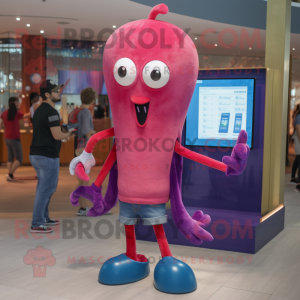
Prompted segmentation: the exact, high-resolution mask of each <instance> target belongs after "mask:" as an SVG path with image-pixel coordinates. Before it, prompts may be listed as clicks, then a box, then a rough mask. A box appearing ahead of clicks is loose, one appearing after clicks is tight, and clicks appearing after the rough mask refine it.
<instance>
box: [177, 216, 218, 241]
mask: <svg viewBox="0 0 300 300" xmlns="http://www.w3.org/2000/svg"><path fill="white" fill-rule="evenodd" d="M209 223H210V216H209V215H203V212H202V211H201V210H198V211H196V212H195V213H194V215H193V217H192V218H191V217H190V218H188V219H186V220H185V221H183V224H181V225H182V226H180V231H181V232H182V233H183V234H184V236H185V237H186V238H187V239H188V240H189V241H191V242H192V243H193V244H195V245H201V244H202V243H203V241H206V242H211V241H212V240H213V239H214V238H213V236H212V235H211V234H210V233H209V232H207V231H206V230H204V229H203V227H206V226H207V225H208V224H209Z"/></svg>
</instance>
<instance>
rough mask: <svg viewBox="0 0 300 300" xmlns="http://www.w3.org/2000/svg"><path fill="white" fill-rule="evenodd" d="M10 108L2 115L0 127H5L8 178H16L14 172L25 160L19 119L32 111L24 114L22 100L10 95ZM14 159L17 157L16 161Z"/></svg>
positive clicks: (27, 115) (10, 179) (9, 179)
mask: <svg viewBox="0 0 300 300" xmlns="http://www.w3.org/2000/svg"><path fill="white" fill-rule="evenodd" d="M8 106H9V108H8V110H6V111H4V112H3V113H2V114H1V117H0V129H2V128H3V125H4V127H5V133H4V139H5V144H6V147H7V152H8V159H7V168H8V174H6V180H7V181H12V180H15V177H14V173H15V171H16V170H17V168H18V167H19V166H20V165H21V163H22V161H23V152H22V145H21V140H20V137H21V136H20V124H19V120H20V119H23V118H27V117H29V116H30V113H27V114H23V113H21V112H20V111H19V109H20V102H19V98H17V97H10V98H9V100H8ZM14 159H16V160H15V161H14Z"/></svg>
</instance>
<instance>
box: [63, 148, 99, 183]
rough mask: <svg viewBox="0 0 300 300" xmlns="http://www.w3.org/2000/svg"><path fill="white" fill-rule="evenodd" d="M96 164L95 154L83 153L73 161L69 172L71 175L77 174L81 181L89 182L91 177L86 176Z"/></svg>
mask: <svg viewBox="0 0 300 300" xmlns="http://www.w3.org/2000/svg"><path fill="white" fill-rule="evenodd" d="M80 163H81V164H80ZM78 164H79V165H78ZM95 164H96V161H95V158H94V156H93V154H92V153H87V152H85V151H83V152H82V154H80V155H79V156H77V157H75V158H73V159H72V161H71V163H70V166H69V171H70V174H71V175H74V174H76V176H77V177H78V178H79V179H81V180H83V181H89V177H88V176H87V175H86V174H89V173H90V170H91V168H92V167H93V166H94V165H95Z"/></svg>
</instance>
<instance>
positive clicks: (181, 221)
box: [170, 152, 213, 245]
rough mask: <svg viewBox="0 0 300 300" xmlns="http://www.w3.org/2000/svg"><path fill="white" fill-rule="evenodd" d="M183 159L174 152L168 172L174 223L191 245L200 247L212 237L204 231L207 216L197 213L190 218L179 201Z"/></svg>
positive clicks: (180, 200)
mask: <svg viewBox="0 0 300 300" xmlns="http://www.w3.org/2000/svg"><path fill="white" fill-rule="evenodd" d="M182 165H183V158H182V157H181V156H180V155H178V154H177V153H175V152H174V155H173V158H172V165H171V172H170V199H171V209H172V215H173V219H174V222H175V224H176V226H177V227H178V229H179V230H180V231H181V233H182V234H183V235H184V236H185V237H186V238H187V239H188V240H190V241H191V242H192V243H193V244H196V245H200V244H202V243H203V241H212V240H213V237H212V235H211V234H210V233H209V232H207V231H206V230H204V229H203V228H202V227H206V226H207V225H208V224H209V222H210V217H209V216H208V215H203V212H202V211H197V212H195V214H194V215H193V217H191V216H190V215H189V214H188V213H187V211H186V209H185V207H184V205H183V203H182V199H181V178H182Z"/></svg>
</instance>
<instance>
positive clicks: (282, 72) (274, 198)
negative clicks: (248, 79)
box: [261, 0, 291, 215]
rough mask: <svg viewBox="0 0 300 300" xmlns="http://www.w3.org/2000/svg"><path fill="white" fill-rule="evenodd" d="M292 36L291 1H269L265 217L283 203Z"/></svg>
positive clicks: (264, 171) (263, 210)
mask: <svg viewBox="0 0 300 300" xmlns="http://www.w3.org/2000/svg"><path fill="white" fill-rule="evenodd" d="M290 36H291V0H268V4H267V30H266V60H265V64H266V68H267V70H268V73H267V85H266V106H265V131H264V165H263V191H262V207H261V214H262V215H265V214H266V213H268V212H269V211H272V210H274V209H275V208H276V207H278V206H279V205H281V204H283V202H284V179H285V152H286V133H287V128H286V126H287V110H288V93H289V91H288V89H289V68H290Z"/></svg>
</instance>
